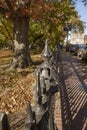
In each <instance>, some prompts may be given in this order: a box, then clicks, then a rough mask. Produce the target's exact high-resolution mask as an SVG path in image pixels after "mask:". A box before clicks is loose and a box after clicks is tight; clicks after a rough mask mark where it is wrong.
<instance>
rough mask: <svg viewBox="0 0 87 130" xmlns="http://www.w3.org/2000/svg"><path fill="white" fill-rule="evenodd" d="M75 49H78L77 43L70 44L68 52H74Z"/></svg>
mask: <svg viewBox="0 0 87 130" xmlns="http://www.w3.org/2000/svg"><path fill="white" fill-rule="evenodd" d="M77 50H78V44H71V45H70V47H69V52H73V53H76V51H77Z"/></svg>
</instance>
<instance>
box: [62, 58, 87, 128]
mask: <svg viewBox="0 0 87 130" xmlns="http://www.w3.org/2000/svg"><path fill="white" fill-rule="evenodd" d="M75 62H77V61H74V60H73V61H71V59H69V57H67V58H66V59H63V70H62V69H61V70H62V73H61V80H62V83H63V84H62V87H61V88H60V89H61V109H62V122H63V123H62V124H63V130H87V85H86V84H85V83H84V78H85V79H87V78H86V76H87V75H86V74H87V73H86V72H85V71H84V74H83V75H82V76H83V78H82V76H81V75H80V73H79V71H81V69H80V68H81V65H78V66H76V67H77V68H78V71H77V68H76V67H75ZM73 63H74V64H73ZM78 63H79V64H80V63H81V62H78ZM66 65H67V66H66ZM79 69H80V70H79ZM63 79H64V80H63ZM68 80H70V81H68Z"/></svg>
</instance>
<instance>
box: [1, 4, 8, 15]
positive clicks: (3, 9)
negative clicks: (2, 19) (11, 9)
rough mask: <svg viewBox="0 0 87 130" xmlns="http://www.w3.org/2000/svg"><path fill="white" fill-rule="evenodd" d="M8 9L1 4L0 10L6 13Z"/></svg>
mask: <svg viewBox="0 0 87 130" xmlns="http://www.w3.org/2000/svg"><path fill="white" fill-rule="evenodd" d="M7 11H8V9H5V8H4V7H2V6H0V12H1V13H2V14H4V15H5V13H6V12H7Z"/></svg>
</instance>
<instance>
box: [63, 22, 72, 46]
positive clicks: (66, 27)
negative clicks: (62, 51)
mask: <svg viewBox="0 0 87 130" xmlns="http://www.w3.org/2000/svg"><path fill="white" fill-rule="evenodd" d="M71 29H72V24H71V23H67V24H66V25H65V27H64V31H66V32H67V44H68V35H69V31H71Z"/></svg>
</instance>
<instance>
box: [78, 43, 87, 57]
mask: <svg viewBox="0 0 87 130" xmlns="http://www.w3.org/2000/svg"><path fill="white" fill-rule="evenodd" d="M77 57H78V58H79V59H81V60H83V59H86V60H87V45H86V44H81V45H79V47H78V50H77Z"/></svg>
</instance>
